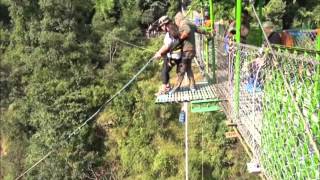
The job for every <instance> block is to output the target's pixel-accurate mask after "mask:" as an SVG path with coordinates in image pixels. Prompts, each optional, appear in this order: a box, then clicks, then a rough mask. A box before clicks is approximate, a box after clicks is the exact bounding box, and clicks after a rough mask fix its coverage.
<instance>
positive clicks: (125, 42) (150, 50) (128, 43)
mask: <svg viewBox="0 0 320 180" xmlns="http://www.w3.org/2000/svg"><path fill="white" fill-rule="evenodd" d="M112 38H113V39H114V40H117V41H119V42H121V43H123V44H127V45H130V46H133V47H136V48H139V49H142V50H146V51H149V52H155V50H152V49H148V48H144V47H141V46H138V45H135V44H132V43H130V42H127V41H124V40H122V39H119V38H117V37H112Z"/></svg>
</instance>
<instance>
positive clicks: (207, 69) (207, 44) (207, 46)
mask: <svg viewBox="0 0 320 180" xmlns="http://www.w3.org/2000/svg"><path fill="white" fill-rule="evenodd" d="M204 43H205V49H204V52H205V54H206V64H207V66H206V71H207V73H208V74H209V41H208V40H207V39H205V40H204Z"/></svg>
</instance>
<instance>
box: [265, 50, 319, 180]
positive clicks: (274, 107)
mask: <svg viewBox="0 0 320 180" xmlns="http://www.w3.org/2000/svg"><path fill="white" fill-rule="evenodd" d="M276 56H277V64H276V65H272V66H271V65H269V66H267V67H266V68H265V70H266V71H267V73H266V74H267V76H266V77H265V79H266V82H265V84H264V92H265V95H264V99H263V104H264V106H263V112H264V113H263V128H262V134H261V136H262V154H261V157H262V164H263V166H264V168H265V171H266V172H267V173H268V174H269V175H270V176H272V177H274V178H276V179H285V178H287V177H291V178H292V179H319V178H320V175H319V173H320V161H319V145H320V127H319V123H320V122H319V116H320V111H319V106H320V97H319V92H320V89H319V88H320V87H319V80H320V77H319V76H320V71H319V70H320V65H319V61H317V60H316V55H315V54H313V55H311V54H309V55H307V54H303V55H299V54H290V53H288V52H283V51H278V52H276Z"/></svg>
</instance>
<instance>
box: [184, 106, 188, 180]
mask: <svg viewBox="0 0 320 180" xmlns="http://www.w3.org/2000/svg"><path fill="white" fill-rule="evenodd" d="M183 109H184V112H185V113H186V116H185V118H186V119H185V131H184V135H185V143H184V144H185V165H186V167H185V168H186V169H185V171H186V180H188V179H189V166H188V165H189V162H188V153H189V152H188V102H184V103H183Z"/></svg>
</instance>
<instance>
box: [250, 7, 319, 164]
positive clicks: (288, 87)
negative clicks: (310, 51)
mask: <svg viewBox="0 0 320 180" xmlns="http://www.w3.org/2000/svg"><path fill="white" fill-rule="evenodd" d="M251 7H252V10H253V13H254V15H255V17H256V18H257V20H258V23H259V26H260V28H261V29H262V32H263V35H264V38H265V40H266V42H267V45H268V47H269V48H270V50H271V54H272V56H273V59H274V60H276V59H277V58H276V55H275V53H274V51H273V48H272V46H271V44H270V42H269V40H268V37H267V35H266V33H265V31H264V30H263V27H262V24H261V21H260V19H259V16H258V14H257V12H256V10H255V8H254V4H252V3H251ZM280 74H281V76H282V78H283V80H284V85H285V87H286V89H287V91H288V92H289V94H290V96H291V97H292V99H293V102H294V103H293V104H294V106H295V108H296V109H297V111H298V114H299V116H300V117H301V119H303V125H304V129H305V131H306V133H307V135H308V138H309V139H310V144H311V146H312V148H313V149H314V151H315V154H316V155H317V156H318V158H319V157H320V154H319V149H318V147H317V144H316V142H315V141H314V140H313V137H312V134H311V131H310V129H309V128H308V125H307V124H306V122H305V118H304V116H303V114H302V112H301V110H300V108H299V105H298V104H297V101H296V98H295V97H294V95H293V92H292V91H291V89H290V86H289V84H288V82H287V80H286V79H285V76H284V74H283V72H282V71H280Z"/></svg>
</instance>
